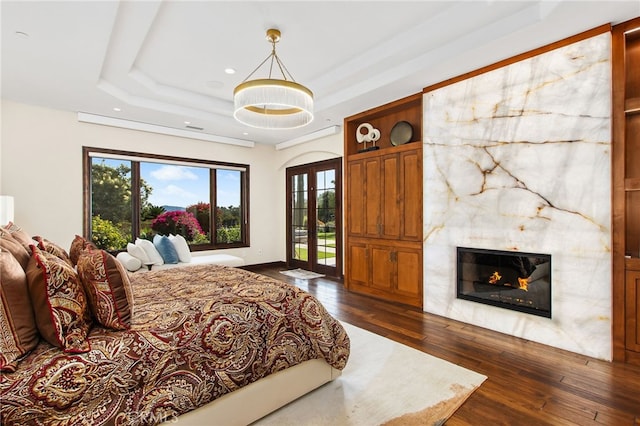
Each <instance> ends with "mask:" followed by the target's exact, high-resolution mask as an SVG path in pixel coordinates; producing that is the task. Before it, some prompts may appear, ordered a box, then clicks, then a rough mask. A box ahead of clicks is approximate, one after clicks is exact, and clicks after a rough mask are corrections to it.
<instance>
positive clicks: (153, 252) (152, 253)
mask: <svg viewBox="0 0 640 426" xmlns="http://www.w3.org/2000/svg"><path fill="white" fill-rule="evenodd" d="M136 245H137V246H138V247H142V249H143V250H144V252H145V253H146V255H147V257H148V258H149V262H148V263H153V264H154V265H164V260H163V259H162V256H161V255H160V253H158V250H157V249H156V246H154V245H153V243H152V242H151V241H149V240H143V239H141V238H137V239H136Z"/></svg>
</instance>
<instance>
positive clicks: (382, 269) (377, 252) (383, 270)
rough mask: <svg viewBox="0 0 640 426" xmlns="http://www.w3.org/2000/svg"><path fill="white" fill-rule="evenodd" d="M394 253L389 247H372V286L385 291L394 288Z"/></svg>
mask: <svg viewBox="0 0 640 426" xmlns="http://www.w3.org/2000/svg"><path fill="white" fill-rule="evenodd" d="M392 256H393V251H392V249H390V248H389V247H376V246H373V247H371V286H372V287H376V288H379V289H384V290H391V289H392V288H393V275H394V263H393V261H392Z"/></svg>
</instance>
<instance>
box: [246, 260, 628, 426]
mask: <svg viewBox="0 0 640 426" xmlns="http://www.w3.org/2000/svg"><path fill="white" fill-rule="evenodd" d="M247 269H250V270H252V271H254V272H258V273H260V274H264V275H268V276H271V277H274V278H277V279H280V280H282V281H287V282H290V283H292V284H295V285H297V286H298V287H300V288H303V289H305V290H307V291H309V292H310V293H311V294H313V295H315V296H316V297H317V298H318V299H319V300H320V301H321V302H322V303H323V304H324V306H325V307H326V308H327V310H328V311H329V312H331V314H332V315H333V316H335V317H336V318H338V319H340V320H342V321H346V322H348V323H350V324H353V325H355V326H358V327H361V328H364V329H366V330H369V331H372V332H374V333H377V334H379V335H381V336H385V337H387V338H390V339H393V340H395V341H397V342H400V343H403V344H406V345H408V346H411V347H414V348H416V349H419V350H421V351H423V352H426V353H428V354H431V355H434V356H437V357H439V358H442V359H445V360H447V361H450V362H452V363H455V364H458V365H461V366H463V367H466V368H469V369H471V370H474V371H477V372H478V373H481V374H484V375H486V376H487V377H488V379H487V380H486V381H485V382H484V383H483V384H482V386H481V387H480V388H479V389H478V390H477V391H476V392H474V393H473V395H471V397H470V398H469V399H468V400H467V401H466V402H465V403H464V404H463V405H462V407H460V408H459V409H458V410H457V411H456V412H455V414H454V415H453V416H452V417H451V418H450V419H449V421H448V422H447V425H449V426H451V425H576V424H578V425H587V424H604V425H615V426H619V425H630V426H637V425H640V367H638V366H631V365H625V364H618V363H609V362H606V361H601V360H597V359H593V358H589V357H586V356H583V355H578V354H574V353H572V352H567V351H563V350H560V349H555V348H552V347H549V346H545V345H542V344H539V343H535V342H531V341H527V340H523V339H520V338H516V337H512V336H507V335H504V334H501V333H497V332H494V331H490V330H487V329H484V328H479V327H474V326H472V325H469V324H464V323H461V322H458V321H454V320H450V319H446V318H442V317H439V316H436V315H431V314H427V313H424V312H422V311H421V310H419V309H415V308H411V307H407V306H403V305H398V304H394V303H388V302H384V301H381V300H377V299H373V298H370V297H368V296H363V295H359V294H355V293H351V292H348V291H346V290H345V289H344V287H343V284H342V282H341V281H340V280H335V279H331V278H319V279H314V280H308V281H307V280H296V279H293V278H289V277H287V276H285V275H283V274H280V273H279V271H281V270H284V269H286V268H285V267H284V266H281V267H279V266H277V265H269V266H267V265H258V266H251V267H247Z"/></svg>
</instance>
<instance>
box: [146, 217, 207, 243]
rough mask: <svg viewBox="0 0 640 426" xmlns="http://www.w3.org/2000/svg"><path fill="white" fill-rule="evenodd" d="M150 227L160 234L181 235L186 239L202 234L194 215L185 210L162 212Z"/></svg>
mask: <svg viewBox="0 0 640 426" xmlns="http://www.w3.org/2000/svg"><path fill="white" fill-rule="evenodd" d="M151 229H153V230H154V231H155V232H157V233H158V234H162V235H169V234H174V235H177V234H179V235H182V236H183V237H184V238H185V239H186V240H187V241H193V240H194V239H195V238H196V237H197V236H198V235H201V234H203V232H202V228H201V227H200V223H198V220H197V219H196V217H195V216H194V215H193V214H191V213H189V212H187V211H180V210H177V211H171V212H165V213H162V214H161V215H160V216H158V217H156V218H155V219H154V220H153V222H151Z"/></svg>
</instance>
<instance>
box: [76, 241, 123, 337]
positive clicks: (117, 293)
mask: <svg viewBox="0 0 640 426" xmlns="http://www.w3.org/2000/svg"><path fill="white" fill-rule="evenodd" d="M78 275H79V276H80V280H81V281H82V284H83V285H84V289H85V291H86V293H87V296H88V298H89V306H90V307H91V312H93V317H94V318H95V319H96V321H97V322H98V323H100V324H102V325H103V326H105V327H108V328H112V329H114V330H126V329H128V328H129V327H131V306H132V297H131V283H130V282H129V276H128V275H127V272H126V271H125V270H124V267H123V266H122V264H121V263H120V262H118V261H117V260H116V258H115V257H113V256H112V255H110V254H109V253H107V252H106V251H104V250H85V251H83V252H82V253H80V258H78Z"/></svg>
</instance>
